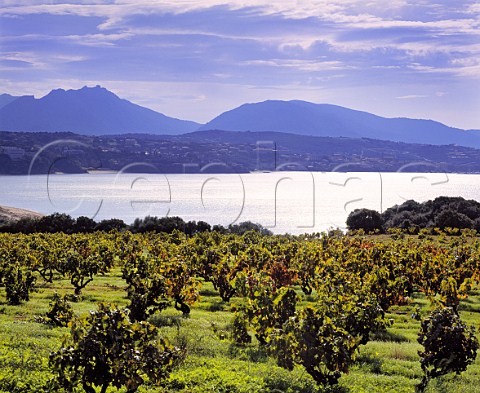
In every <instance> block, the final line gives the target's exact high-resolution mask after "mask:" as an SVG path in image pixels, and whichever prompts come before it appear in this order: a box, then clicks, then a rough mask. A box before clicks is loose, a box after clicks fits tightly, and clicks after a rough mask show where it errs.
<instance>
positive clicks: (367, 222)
mask: <svg viewBox="0 0 480 393" xmlns="http://www.w3.org/2000/svg"><path fill="white" fill-rule="evenodd" d="M347 227H348V229H350V230H357V229H363V230H364V231H365V232H367V233H368V232H375V231H383V219H382V216H381V215H380V213H379V212H377V211H375V210H370V209H355V210H354V211H353V212H351V213H350V214H349V215H348V218H347Z"/></svg>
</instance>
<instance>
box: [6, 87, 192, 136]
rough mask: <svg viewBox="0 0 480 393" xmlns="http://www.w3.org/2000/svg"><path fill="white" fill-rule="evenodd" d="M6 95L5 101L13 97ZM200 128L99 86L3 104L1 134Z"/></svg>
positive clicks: (172, 131)
mask: <svg viewBox="0 0 480 393" xmlns="http://www.w3.org/2000/svg"><path fill="white" fill-rule="evenodd" d="M4 96H5V98H2V101H5V102H7V101H8V100H9V97H12V96H9V97H6V95H4ZM2 97H3V96H2ZM2 101H0V104H1V102H2ZM198 127H199V124H198V123H195V122H190V121H185V120H179V119H174V118H171V117H168V116H165V115H163V114H161V113H158V112H155V111H153V110H150V109H147V108H144V107H141V106H139V105H136V104H133V103H131V102H129V101H127V100H124V99H121V98H119V97H118V96H116V95H115V94H113V93H112V92H110V91H108V90H107V89H105V88H102V87H100V86H96V87H92V88H89V87H83V88H82V89H79V90H63V89H57V90H52V91H51V92H50V93H49V94H48V95H46V96H45V97H42V98H40V99H36V98H34V97H33V96H23V97H19V98H17V99H11V101H10V102H9V103H7V104H6V105H4V106H3V107H1V105H0V130H2V131H27V132H38V131H47V132H76V133H80V134H84V135H106V134H123V133H152V134H182V133H185V132H191V131H194V130H195V129H197V128H198Z"/></svg>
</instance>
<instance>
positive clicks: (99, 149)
mask: <svg viewBox="0 0 480 393" xmlns="http://www.w3.org/2000/svg"><path fill="white" fill-rule="evenodd" d="M61 141H63V142H61ZM72 141H78V142H80V143H76V142H72ZM52 142H56V143H52ZM47 145H48V146H49V147H48V149H45V150H44V151H42V153H41V154H40V155H37V156H36V154H37V153H38V152H39V149H40V148H41V147H42V146H47ZM2 146H3V147H2ZM32 146H34V147H33V148H32ZM12 151H13V152H12ZM34 157H35V160H34V163H33V165H31V163H32V159H33V158H34ZM132 163H144V164H145V165H144V164H142V165H138V164H137V165H134V166H133V167H132V166H131V164H132ZM213 163H217V164H215V165H212V164H213ZM218 163H221V164H218ZM412 163H414V165H413V164H412ZM126 167H128V168H129V169H128V170H129V171H138V172H142V171H149V172H151V171H153V172H157V173H184V172H185V170H186V168H188V171H189V173H190V172H191V173H194V172H199V171H202V170H203V169H202V168H209V169H208V170H209V171H217V172H222V173H223V172H234V173H246V172H250V171H255V170H262V171H274V170H296V171H320V172H330V171H336V170H338V168H342V169H341V170H342V171H347V170H348V171H376V172H377V171H381V172H396V171H399V170H402V171H405V170H408V171H416V172H454V173H480V149H473V148H468V147H461V146H454V145H447V146H433V145H422V144H408V143H402V142H390V141H381V140H375V139H366V138H331V137H312V136H306V135H294V134H286V133H280V132H231V131H198V132H194V133H190V134H185V135H142V134H129V135H119V136H108V135H107V136H96V137H87V136H81V135H76V134H72V133H9V132H0V174H18V175H21V174H27V173H29V170H30V169H31V171H32V173H35V174H37V173H48V172H49V171H50V172H51V171H53V172H62V173H84V172H85V171H88V170H92V169H101V170H109V171H112V170H113V171H119V170H122V169H123V168H126ZM205 170H206V169H205Z"/></svg>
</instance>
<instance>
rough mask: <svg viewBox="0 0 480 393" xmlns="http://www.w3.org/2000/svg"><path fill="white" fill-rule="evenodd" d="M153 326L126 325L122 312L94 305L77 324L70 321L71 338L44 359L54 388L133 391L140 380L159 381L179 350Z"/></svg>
mask: <svg viewBox="0 0 480 393" xmlns="http://www.w3.org/2000/svg"><path fill="white" fill-rule="evenodd" d="M157 333H158V332H157V328H156V327H155V326H153V325H152V324H150V323H148V322H140V323H132V322H130V320H129V318H128V316H127V314H126V313H125V311H124V310H121V309H118V308H117V307H115V306H109V305H105V304H100V305H99V309H98V311H95V312H91V313H90V315H89V317H88V318H87V320H86V321H85V322H83V323H80V322H73V323H72V331H71V336H70V337H69V338H67V340H66V341H65V342H64V343H63V346H62V348H61V349H60V350H59V351H58V352H54V353H52V354H51V355H50V366H51V367H52V368H53V370H54V371H55V372H56V374H57V383H58V385H59V387H61V388H64V389H65V390H67V391H69V392H71V391H73V389H75V388H76V386H78V385H79V384H81V385H82V387H83V390H84V391H85V392H86V393H95V391H96V390H95V387H96V386H101V393H105V392H106V391H107V389H108V387H109V386H110V385H113V386H114V387H116V388H117V389H120V388H122V387H125V388H126V391H127V393H133V392H136V391H137V389H138V387H139V386H140V385H142V384H143V383H144V382H145V381H144V377H145V376H148V378H149V380H150V382H154V383H158V382H160V381H162V380H164V379H165V378H166V377H167V375H168V373H169V371H170V370H171V369H172V367H173V365H174V363H175V362H176V361H177V360H178V359H179V358H180V354H181V351H180V350H179V349H178V348H175V347H173V346H171V345H170V344H168V342H167V341H165V340H163V339H158V338H157Z"/></svg>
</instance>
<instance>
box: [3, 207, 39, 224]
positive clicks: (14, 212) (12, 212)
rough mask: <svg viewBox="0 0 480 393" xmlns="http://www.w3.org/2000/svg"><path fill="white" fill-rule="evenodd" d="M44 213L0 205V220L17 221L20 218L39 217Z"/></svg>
mask: <svg viewBox="0 0 480 393" xmlns="http://www.w3.org/2000/svg"><path fill="white" fill-rule="evenodd" d="M43 216H44V214H42V213H39V212H35V211H33V210H27V209H20V208H17V207H11V206H3V205H0V220H4V221H18V220H21V219H22V218H41V217H43Z"/></svg>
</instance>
